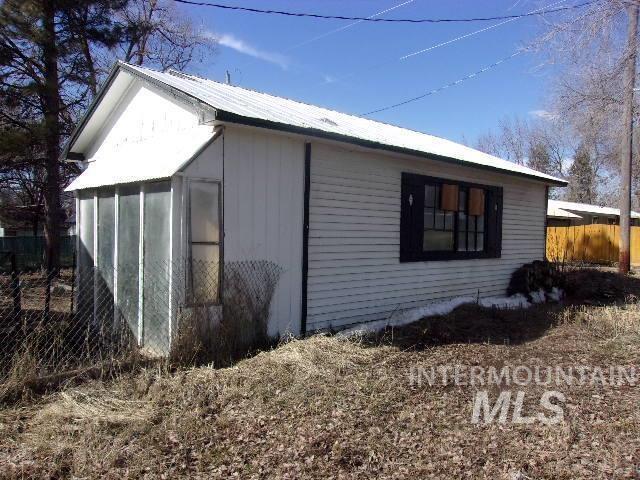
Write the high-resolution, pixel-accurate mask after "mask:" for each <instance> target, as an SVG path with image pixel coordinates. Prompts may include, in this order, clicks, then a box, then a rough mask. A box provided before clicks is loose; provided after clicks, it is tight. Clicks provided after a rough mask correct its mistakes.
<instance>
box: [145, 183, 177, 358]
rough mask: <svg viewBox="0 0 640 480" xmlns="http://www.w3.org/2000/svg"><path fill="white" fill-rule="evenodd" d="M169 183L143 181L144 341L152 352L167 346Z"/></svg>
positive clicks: (161, 350)
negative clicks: (146, 182)
mask: <svg viewBox="0 0 640 480" xmlns="http://www.w3.org/2000/svg"><path fill="white" fill-rule="evenodd" d="M170 211H171V185H170V184H169V183H168V182H162V183H151V184H148V185H145V193H144V235H143V236H144V279H143V287H144V291H143V301H144V303H143V328H144V332H143V335H144V344H145V346H146V347H148V348H149V350H150V351H151V352H152V353H156V354H164V353H167V352H168V350H169V302H170V299H171V295H170V294H171V292H170V290H169V261H170V254H171V252H170V250H169V245H170V238H169V221H170Z"/></svg>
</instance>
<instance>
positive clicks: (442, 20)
mask: <svg viewBox="0 0 640 480" xmlns="http://www.w3.org/2000/svg"><path fill="white" fill-rule="evenodd" d="M173 1H174V2H177V3H184V4H186V5H195V6H198V7H211V8H219V9H223V10H234V11H241V12H250V13H260V14H268V15H284V16H287V17H298V18H301V17H302V18H316V19H322V20H348V21H359V22H376V23H467V22H488V21H492V20H506V19H516V18H523V17H532V16H536V15H542V14H545V13H556V12H562V11H566V10H574V9H576V8H581V7H585V6H587V5H591V4H593V3H596V2H597V1H598V0H592V1H589V2H584V3H579V4H576V5H570V6H566V7H560V8H555V9H552V10H544V11H541V12H535V13H533V12H528V13H521V14H518V15H504V16H497V17H475V18H379V17H350V16H344V15H322V14H319V13H303V12H287V11H283V10H264V9H261V8H251V7H241V6H236V5H223V4H220V3H208V2H201V1H197V0H173Z"/></svg>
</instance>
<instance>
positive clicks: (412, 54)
mask: <svg viewBox="0 0 640 480" xmlns="http://www.w3.org/2000/svg"><path fill="white" fill-rule="evenodd" d="M598 1H600V0H596V1H594V2H591V3H597V2H598ZM566 2H567V0H558V1H556V2H553V3H550V4H549V5H546V6H545V7H541V8H537V9H535V10H531V11H530V12H527V14H528V15H529V14H530V15H540V14H541V13H543V12H542V11H543V10H545V11H546V12H549V11H551V10H546V9H549V8H550V7H555V6H556V5H558V4H563V3H566ZM514 20H517V19H508V20H505V21H502V22H498V23H494V24H492V25H489V26H487V27H483V28H480V29H478V30H474V31H472V32H469V33H465V34H464V35H460V36H457V37H454V38H450V39H449V40H446V41H444V42H440V43H437V44H434V45H431V46H430V47H427V48H423V49H420V50H417V51H413V52H410V53H407V54H405V55H403V56H401V57H399V58H392V59H388V60H384V61H382V62H379V63H377V64H375V65H371V66H369V67H365V68H363V69H359V70H356V71H352V72H351V73H347V74H345V75H341V76H339V77H338V80H345V79H347V78H350V77H353V76H355V75H357V74H358V73H362V72H365V71H370V70H374V69H377V68H380V67H383V66H385V65H389V64H391V63H394V62H402V61H405V60H408V59H410V58H413V57H415V56H417V55H422V54H424V53H427V52H430V51H432V50H435V49H437V48H441V47H445V46H447V45H451V44H452V43H455V42H458V41H460V40H464V39H466V38H469V37H473V36H474V35H478V34H480V33H484V32H487V31H489V30H492V29H494V28H497V27H500V26H502V25H505V24H507V23H510V22H513V21H514Z"/></svg>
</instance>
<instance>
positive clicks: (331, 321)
mask: <svg viewBox="0 0 640 480" xmlns="http://www.w3.org/2000/svg"><path fill="white" fill-rule="evenodd" d="M311 152H312V153H311V194H310V208H309V213H310V233H309V277H308V317H307V325H308V329H309V330H310V331H312V330H317V329H324V328H329V327H333V328H341V327H344V326H347V325H353V324H356V323H361V322H368V321H375V320H385V319H387V318H389V317H390V316H391V315H392V314H393V313H394V312H396V311H398V310H402V309H406V308H412V307H418V306H422V305H425V304H428V303H430V302H434V301H440V300H444V299H447V298H451V297H456V296H475V295H478V294H479V295H480V296H492V295H502V294H504V293H505V289H506V287H507V284H508V282H509V278H510V276H511V273H512V272H513V270H514V269H516V268H517V267H518V266H520V265H522V264H523V263H526V262H530V261H532V260H536V259H542V258H543V256H544V222H545V186H544V185H543V184H541V183H537V182H531V181H526V180H520V179H515V178H513V177H509V176H505V175H500V174H496V173H490V172H484V171H481V170H477V169H470V168H466V167H462V166H454V165H448V164H444V163H442V162H434V161H428V160H422V159H420V160H411V159H406V158H403V157H395V158H394V157H392V156H388V155H377V154H371V153H364V152H362V151H349V150H346V149H341V148H339V147H335V146H330V145H326V144H319V143H314V144H313V145H312V149H311ZM402 172H413V173H420V174H424V175H430V176H435V177H442V178H451V179H455V180H466V181H472V182H477V183H482V184H486V185H499V186H502V187H503V189H504V191H503V194H504V199H503V204H504V205H503V225H502V256H501V258H494V259H476V260H452V261H429V262H411V263H400V262H399V255H400V188H401V174H402Z"/></svg>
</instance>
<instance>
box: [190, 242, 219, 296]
mask: <svg viewBox="0 0 640 480" xmlns="http://www.w3.org/2000/svg"><path fill="white" fill-rule="evenodd" d="M219 268H220V250H219V247H218V245H198V244H195V245H192V246H191V292H192V295H193V301H194V302H195V303H196V304H202V303H217V301H218V289H219V284H218V283H219V280H220V276H219V274H218V272H219Z"/></svg>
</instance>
